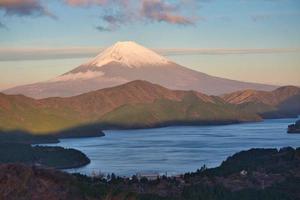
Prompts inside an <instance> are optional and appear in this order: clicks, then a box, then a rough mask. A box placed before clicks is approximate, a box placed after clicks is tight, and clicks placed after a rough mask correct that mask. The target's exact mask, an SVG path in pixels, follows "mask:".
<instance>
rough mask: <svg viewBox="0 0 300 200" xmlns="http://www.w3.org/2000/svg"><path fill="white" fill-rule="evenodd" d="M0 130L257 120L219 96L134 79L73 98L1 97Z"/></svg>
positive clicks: (44, 129) (52, 129) (40, 130)
mask: <svg viewBox="0 0 300 200" xmlns="http://www.w3.org/2000/svg"><path fill="white" fill-rule="evenodd" d="M0 113H1V115H0V129H4V130H12V129H22V130H23V129H24V130H26V131H32V132H43V133H46V132H57V131H62V130H64V129H69V128H72V127H76V126H82V125H88V124H96V125H97V124H98V125H101V124H102V126H103V127H108V128H112V127H119V128H147V127H155V126H163V125H168V124H176V123H177V124H184V123H186V124H189V123H191V124H192V123H194V124H197V123H198V124H207V123H209V124H211V123H213V124H218V123H219V124H223V123H236V122H243V121H256V120H259V119H260V117H259V116H257V115H256V114H246V113H243V112H239V111H238V110H237V109H236V108H235V107H234V106H231V105H229V104H227V103H226V102H224V101H223V100H222V99H221V98H220V97H215V96H208V95H205V94H202V93H199V92H196V91H178V90H169V89H167V88H165V87H162V86H159V85H157V84H152V83H150V82H147V81H140V80H137V81H133V82H129V83H126V84H124V85H121V86H115V87H112V88H106V89H101V90H97V91H93V92H89V93H85V94H81V95H78V96H74V97H65V98H62V97H50V98H45V99H40V100H35V99H33V98H29V97H25V96H22V95H5V94H1V95H0Z"/></svg>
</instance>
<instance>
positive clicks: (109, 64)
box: [3, 41, 276, 99]
mask: <svg viewBox="0 0 300 200" xmlns="http://www.w3.org/2000/svg"><path fill="white" fill-rule="evenodd" d="M133 80H146V81H150V82H152V83H156V84H159V85H162V86H164V87H167V88H170V89H176V90H195V91H199V92H202V93H206V94H209V95H220V94H224V93H231V92H235V91H238V90H245V89H259V90H266V91H270V90H273V89H275V88H276V87H275V86H272V85H265V84H257V83H248V82H241V81H234V80H229V79H224V78H219V77H214V76H210V75H207V74H205V73H202V72H198V71H195V70H192V69H189V68H186V67H183V66H181V65H178V64H176V63H175V62H172V61H171V60H169V59H167V58H165V57H163V56H161V55H159V54H157V53H156V52H154V51H152V50H150V49H147V48H145V47H143V46H141V45H139V44H137V43H135V42H131V41H128V42H117V43H116V44H114V45H113V46H111V47H109V48H107V49H106V50H104V51H103V52H102V53H100V54H99V55H98V56H96V57H95V58H93V59H92V60H90V61H89V62H87V63H85V64H82V65H80V66H79V67H77V68H75V69H73V70H71V71H69V72H67V73H65V74H62V75H60V76H58V77H56V78H53V79H51V80H48V81H45V82H39V83H34V84H30V85H23V86H17V87H14V88H10V89H7V90H5V91H3V92H4V93H6V94H23V95H25V96H29V97H33V98H37V99H39V98H46V97H54V96H57V97H69V96H75V95H79V94H82V93H86V92H89V91H93V90H98V89H102V88H107V87H112V86H116V85H120V84H124V83H127V82H130V81H133Z"/></svg>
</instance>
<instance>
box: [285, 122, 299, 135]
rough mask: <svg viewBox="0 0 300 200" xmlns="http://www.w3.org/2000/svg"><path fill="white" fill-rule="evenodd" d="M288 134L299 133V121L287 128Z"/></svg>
mask: <svg viewBox="0 0 300 200" xmlns="http://www.w3.org/2000/svg"><path fill="white" fill-rule="evenodd" d="M288 133H300V120H298V121H296V123H295V124H291V125H289V126H288Z"/></svg>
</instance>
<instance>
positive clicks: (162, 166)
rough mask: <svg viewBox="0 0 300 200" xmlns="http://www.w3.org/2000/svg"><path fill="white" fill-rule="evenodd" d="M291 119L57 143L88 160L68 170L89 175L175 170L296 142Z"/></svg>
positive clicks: (110, 133) (171, 172) (127, 132)
mask: <svg viewBox="0 0 300 200" xmlns="http://www.w3.org/2000/svg"><path fill="white" fill-rule="evenodd" d="M295 121H296V119H273V120H265V121H263V122H258V123H244V124H233V125H225V126H181V127H176V126H173V127H165V128H156V129H141V130H109V131H105V134H106V136H104V137H97V138H80V139H62V140H61V142H60V143H59V146H63V147H68V148H76V149H78V150H80V151H82V152H84V153H85V154H86V155H87V156H88V157H89V158H90V159H91V163H90V164H89V165H87V166H85V167H83V168H80V169H74V170H68V171H69V172H80V173H83V174H91V173H93V172H100V171H101V172H102V173H116V174H118V175H121V176H130V175H133V174H136V173H140V172H142V173H165V172H167V173H168V175H174V174H179V173H184V172H190V171H195V170H197V169H198V168H200V167H201V166H203V165H204V164H205V165H206V166H208V167H214V166H218V165H219V164H221V162H222V161H223V160H225V159H226V158H227V157H228V156H230V155H232V154H234V153H236V152H238V151H240V150H247V149H250V148H256V147H257V148H273V147H274V148H281V147H286V146H292V147H298V146H299V144H300V135H299V134H298V135H297V134H287V133H286V130H287V126H288V125H289V124H291V123H293V122H295Z"/></svg>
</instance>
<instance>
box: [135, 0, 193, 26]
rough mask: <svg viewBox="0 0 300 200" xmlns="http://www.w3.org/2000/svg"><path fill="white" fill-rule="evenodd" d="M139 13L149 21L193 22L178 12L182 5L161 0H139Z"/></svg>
mask: <svg viewBox="0 0 300 200" xmlns="http://www.w3.org/2000/svg"><path fill="white" fill-rule="evenodd" d="M141 2H142V3H141V10H140V12H141V15H142V16H143V17H144V18H146V19H149V20H151V21H159V22H167V23H171V24H185V25H187V24H193V21H192V20H191V19H189V18H188V17H186V16H184V15H181V14H180V13H179V11H180V8H181V7H182V6H184V5H179V4H170V3H166V2H165V1H162V0H143V1H141Z"/></svg>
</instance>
